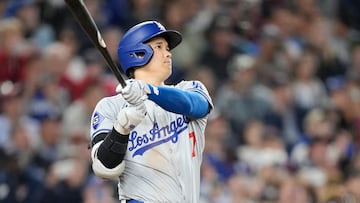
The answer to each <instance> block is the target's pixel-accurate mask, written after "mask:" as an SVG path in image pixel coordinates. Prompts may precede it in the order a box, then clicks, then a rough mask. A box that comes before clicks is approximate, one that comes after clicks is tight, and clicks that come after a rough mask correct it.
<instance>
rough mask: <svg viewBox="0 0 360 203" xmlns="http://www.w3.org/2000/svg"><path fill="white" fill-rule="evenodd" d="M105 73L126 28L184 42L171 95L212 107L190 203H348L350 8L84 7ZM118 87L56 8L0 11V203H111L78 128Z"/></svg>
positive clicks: (355, 196)
mask: <svg viewBox="0 0 360 203" xmlns="http://www.w3.org/2000/svg"><path fill="white" fill-rule="evenodd" d="M84 2H85V4H86V5H87V6H88V9H89V11H90V12H91V14H92V16H93V17H94V18H95V21H96V23H97V25H98V27H99V28H100V29H101V31H102V34H103V36H104V40H105V42H106V43H107V45H108V49H109V51H110V53H111V55H112V57H113V59H114V60H115V61H116V60H117V44H118V42H119V39H120V38H121V36H122V35H123V33H124V32H125V31H126V30H127V29H128V28H129V27H131V26H132V25H134V24H135V23H138V22H141V21H144V20H158V21H160V22H161V23H163V24H164V25H165V26H166V27H167V28H168V29H176V30H179V31H180V32H182V33H183V38H184V39H183V43H182V44H180V46H178V47H177V48H176V49H174V50H173V64H174V68H173V75H172V76H171V77H170V78H169V79H168V80H167V83H168V84H175V83H177V82H179V81H181V80H183V79H191V80H194V79H196V80H200V81H202V82H203V83H204V84H205V85H206V86H207V88H208V90H209V93H210V95H211V96H212V99H213V101H214V104H215V109H214V111H213V112H212V114H211V115H210V118H209V121H208V126H207V128H206V146H205V151H204V159H203V164H202V169H201V202H200V203H289V202H292V203H337V202H346V203H352V202H360V190H359V188H360V154H359V147H360V35H359V31H360V1H358V0H84ZM116 85H117V82H116V80H115V78H114V76H113V75H112V74H111V72H110V71H109V69H108V68H107V67H106V65H105V64H104V60H103V59H102V58H101V56H100V55H99V53H98V52H97V50H96V49H95V48H94V46H93V45H92V44H91V42H90V41H89V40H88V39H87V37H86V35H85V34H84V32H83V31H82V30H81V28H80V27H79V26H78V24H77V22H76V21H75V20H74V18H73V17H72V15H71V13H70V12H69V11H68V10H67V8H66V6H65V5H64V2H63V1H61V0H0V129H1V130H0V202H1V203H48V202H51V203H57V202H59V203H60V202H61V203H63V202H67V203H105V202H106V203H112V202H113V203H117V202H118V200H117V189H116V183H115V182H110V181H105V180H101V179H98V178H96V177H95V176H94V175H93V173H92V171H91V167H90V156H89V155H90V151H89V150H88V143H89V136H88V131H89V125H90V124H89V123H90V117H91V116H90V115H91V113H92V110H93V108H94V106H95V104H96V102H98V101H99V99H100V98H102V97H104V96H110V95H114V94H115V92H114V89H115V87H116Z"/></svg>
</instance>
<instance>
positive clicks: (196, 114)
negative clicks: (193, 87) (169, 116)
mask: <svg viewBox="0 0 360 203" xmlns="http://www.w3.org/2000/svg"><path fill="white" fill-rule="evenodd" d="M149 86H150V89H151V93H150V94H149V95H148V97H149V99H150V100H152V101H153V102H155V103H156V104H157V105H159V106H160V107H162V108H163V109H165V110H167V111H170V112H173V113H178V114H182V115H185V116H187V117H189V118H190V119H198V118H202V117H204V116H206V114H207V113H208V112H209V110H210V104H209V102H208V100H207V99H206V98H205V97H204V96H203V95H202V94H201V93H199V92H197V91H186V90H182V89H178V88H174V87H166V86H162V87H154V86H151V85H149Z"/></svg>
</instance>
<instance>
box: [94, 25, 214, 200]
mask: <svg viewBox="0 0 360 203" xmlns="http://www.w3.org/2000/svg"><path fill="white" fill-rule="evenodd" d="M181 40H182V37H181V34H180V33H179V32H177V31H174V30H166V29H165V28H164V26H162V25H161V24H160V23H158V22H156V21H146V22H143V23H140V24H138V25H135V26H134V27H132V28H131V29H129V30H128V31H127V32H126V33H125V34H124V36H123V38H122V39H121V41H120V43H119V47H118V56H119V60H120V64H121V68H122V69H123V71H124V73H126V75H127V76H128V77H129V78H130V79H129V80H127V81H126V83H127V85H126V86H125V88H122V87H121V86H118V87H117V89H116V91H117V92H118V93H119V94H117V95H115V96H112V97H106V98H103V99H102V100H101V101H100V102H99V103H98V104H97V106H96V108H95V110H94V112H93V115H92V121H91V122H92V123H91V140H92V142H91V144H92V150H91V155H92V168H93V171H94V173H95V174H96V175H97V176H99V177H102V178H107V179H117V180H119V184H118V188H119V198H120V200H121V202H132V203H136V202H145V203H148V202H151V203H176V202H181V203H184V202H185V203H197V202H198V201H199V185H200V165H201V161H202V152H203V148H204V141H205V139H204V130H205V126H206V122H207V117H208V114H209V112H210V111H211V109H212V108H213V105H212V101H211V98H210V96H209V94H208V92H207V90H206V88H205V86H204V85H203V84H202V83H201V82H199V81H182V82H180V83H179V84H177V85H174V86H168V85H165V84H164V81H165V80H166V79H167V78H168V77H169V76H170V75H171V70H172V67H171V53H170V50H171V49H173V48H174V47H176V46H177V45H178V44H179V43H180V42H181Z"/></svg>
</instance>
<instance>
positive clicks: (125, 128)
mask: <svg viewBox="0 0 360 203" xmlns="http://www.w3.org/2000/svg"><path fill="white" fill-rule="evenodd" d="M145 116H146V106H145V104H144V102H143V101H142V102H138V104H137V105H134V106H126V107H124V108H123V109H121V111H120V112H119V113H118V115H117V120H116V122H115V124H114V129H115V130H116V131H117V132H118V133H120V134H122V135H128V134H129V133H130V131H131V130H132V129H134V128H135V127H136V126H137V125H138V124H139V123H141V121H142V120H143V119H144V118H145Z"/></svg>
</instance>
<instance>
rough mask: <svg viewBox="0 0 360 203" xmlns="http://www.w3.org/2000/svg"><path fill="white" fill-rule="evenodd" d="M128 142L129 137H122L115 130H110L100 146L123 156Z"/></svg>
mask: <svg viewBox="0 0 360 203" xmlns="http://www.w3.org/2000/svg"><path fill="white" fill-rule="evenodd" d="M128 140H129V135H122V134H120V133H118V132H117V131H116V130H115V129H112V131H111V132H110V133H109V134H108V135H107V136H106V138H105V139H104V142H103V143H102V144H101V145H103V147H105V148H107V149H109V150H110V151H111V152H114V153H116V154H125V152H126V150H127V143H128Z"/></svg>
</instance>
